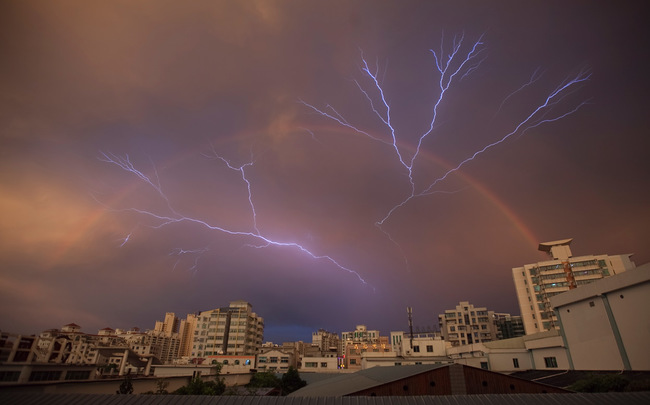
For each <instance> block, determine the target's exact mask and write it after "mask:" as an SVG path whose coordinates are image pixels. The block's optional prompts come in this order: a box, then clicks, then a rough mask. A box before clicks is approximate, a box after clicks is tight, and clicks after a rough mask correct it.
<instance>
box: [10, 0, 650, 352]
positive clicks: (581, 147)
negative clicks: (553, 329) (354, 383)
mask: <svg viewBox="0 0 650 405" xmlns="http://www.w3.org/2000/svg"><path fill="white" fill-rule="evenodd" d="M495 3H496V4H487V3H486V2H454V3H453V4H451V3H450V4H446V3H439V2H424V1H407V2H374V1H372V2H370V1H369V2H355V3H350V2H347V1H341V2H323V3H313V2H300V3H294V2H285V1H277V2H268V1H250V2H227V1H196V2H183V3H182V4H181V3H176V2H160V1H144V2H138V3H137V4H133V3H132V2H128V1H112V2H103V3H101V4H97V3H88V2H84V1H57V2H50V1H13V2H4V4H3V5H2V12H0V41H1V42H0V46H1V49H2V52H3V63H2V64H0V87H1V88H2V89H3V91H2V93H1V95H0V125H1V127H0V142H2V143H1V145H0V157H1V160H0V209H2V212H3V214H2V222H1V223H0V266H1V272H2V273H1V276H0V296H1V297H2V298H1V299H0V308H2V309H1V312H0V319H2V324H1V325H0V328H2V329H3V330H5V329H6V330H15V331H19V332H21V331H29V332H36V331H38V330H40V329H44V328H49V327H59V326H61V325H63V324H65V323H69V322H76V323H78V324H80V325H82V326H83V328H84V330H86V331H89V332H92V331H93V329H96V328H102V327H105V326H111V327H131V326H135V325H137V326H140V327H142V328H151V327H153V325H154V321H155V320H156V319H160V318H162V316H163V315H164V313H165V312H168V311H173V312H176V313H177V314H178V315H180V316H184V315H185V314H186V313H190V312H195V311H200V310H208V309H212V308H215V307H219V306H222V305H226V304H227V303H228V301H230V300H236V299H245V300H248V301H250V302H251V303H252V304H253V306H254V310H255V311H256V312H258V314H259V315H261V316H263V317H264V318H265V319H266V325H267V332H268V333H267V338H269V339H272V340H278V341H281V340H288V339H289V338H291V334H292V333H296V334H297V336H295V338H296V339H308V338H309V334H308V332H309V331H310V330H315V329H317V328H321V327H324V328H327V329H330V330H333V331H339V332H340V331H341V330H351V329H354V327H355V325H356V324H360V323H365V324H367V326H368V327H369V328H371V329H380V330H382V331H384V332H388V331H389V330H395V329H404V328H405V327H406V325H405V311H404V308H405V307H406V306H412V307H414V312H415V321H416V323H417V324H420V325H433V324H435V323H436V317H437V314H438V313H440V312H443V311H444V309H446V308H450V307H453V306H454V305H455V304H456V303H457V302H458V301H460V300H469V301H471V302H472V303H474V304H476V305H481V306H488V307H489V308H490V309H493V310H496V311H503V312H513V313H517V312H518V308H517V307H516V299H515V297H514V288H513V285H512V281H511V276H510V269H511V268H512V267H514V266H519V265H521V264H524V263H529V262H533V261H537V260H540V259H542V258H543V257H544V256H543V255H541V254H540V253H539V252H537V251H536V246H535V243H536V242H541V241H546V240H556V239H560V238H565V237H573V238H575V241H574V243H573V252H574V254H575V255H580V254H592V253H593V254H599V253H610V254H622V253H635V254H636V255H635V256H634V259H635V260H636V261H637V263H645V262H647V261H648V259H649V257H650V256H649V253H648V252H647V246H646V245H647V240H649V239H650V238H649V235H648V229H650V223H649V216H648V214H647V206H648V203H649V202H650V201H649V200H650V194H649V191H648V188H647V187H646V184H647V168H646V165H645V160H646V156H645V155H646V154H647V152H646V151H647V149H648V140H647V129H648V118H647V117H646V111H645V110H646V108H647V102H645V101H644V97H645V94H647V91H648V80H647V79H646V77H645V74H646V73H645V66H647V57H645V56H644V55H645V53H644V51H645V49H647V46H648V43H647V42H648V38H649V36H648V35H647V29H646V28H645V22H644V21H641V17H640V13H638V12H637V11H636V10H635V9H634V6H633V5H610V4H607V3H604V2H603V3H602V4H601V3H599V2H596V3H593V2H571V4H565V2H559V1H558V2H548V1H545V2H527V3H526V4H520V2H498V3H497V2H495ZM463 34H464V35H465V40H466V41H470V42H471V41H475V40H476V39H477V38H479V37H480V36H481V35H483V34H484V42H485V46H486V54H485V55H486V56H487V59H486V60H485V61H484V62H483V63H482V64H481V66H480V68H479V69H478V70H476V71H475V72H474V73H473V74H472V75H471V76H468V77H467V78H466V79H464V80H462V81H459V82H456V83H455V84H454V86H453V87H452V88H451V89H450V91H449V93H448V98H446V99H445V102H444V103H442V104H441V106H440V109H439V118H438V121H437V125H436V128H435V130H434V132H433V133H432V135H431V137H429V138H427V140H426V141H425V143H424V153H423V155H422V156H421V160H420V161H418V163H417V165H416V166H415V167H416V173H415V176H416V177H415V178H416V180H417V181H418V185H420V186H422V185H424V184H428V183H427V182H430V181H433V180H434V179H435V178H437V177H439V176H441V175H443V174H444V173H445V172H446V171H447V170H449V168H451V167H454V166H455V165H456V164H457V163H458V162H460V161H461V160H463V159H465V158H466V157H468V156H469V155H471V154H472V153H473V152H474V151H476V150H478V149H480V148H482V147H484V146H485V145H487V144H489V143H491V142H494V141H495V140H498V139H500V138H501V137H502V136H503V135H504V134H506V133H508V132H509V131H510V130H512V128H514V126H516V124H517V123H518V122H519V121H520V120H521V119H522V118H523V117H525V116H526V115H527V114H528V113H530V111H531V108H534V106H535V105H537V104H538V103H540V102H541V101H543V99H544V97H546V96H547V95H548V94H549V93H550V92H551V91H553V89H555V88H556V86H558V85H559V84H560V83H562V81H563V80H565V79H566V78H567V77H570V76H571V75H575V74H576V73H577V72H578V71H579V70H580V69H583V68H587V69H590V72H591V74H592V76H591V78H590V80H589V82H588V83H587V84H586V85H585V86H582V87H581V88H579V89H576V90H577V91H575V92H574V93H572V94H570V95H569V96H568V97H567V98H565V99H563V100H562V102H561V103H560V104H558V106H557V107H556V109H557V110H556V111H557V112H558V114H561V112H562V111H568V110H570V109H571V108H572V107H573V106H575V105H577V104H579V103H581V102H583V101H588V102H589V103H588V105H586V106H584V107H582V108H581V109H580V110H579V111H578V112H577V113H575V114H573V115H571V116H569V117H567V118H566V119H563V120H561V121H558V122H556V123H550V124H546V125H543V126H540V127H538V128H535V129H532V130H530V131H528V132H526V133H525V134H523V135H517V136H515V137H513V138H511V139H509V140H508V141H507V142H505V143H504V144H503V145H500V146H499V147H496V148H493V149H491V150H490V151H489V152H488V153H485V154H483V155H481V156H479V157H478V158H477V159H476V160H475V161H474V162H472V163H471V164H468V165H466V166H464V167H463V168H462V170H461V171H459V172H458V173H457V174H456V175H454V176H451V177H450V178H448V179H447V180H446V181H445V182H443V183H441V184H440V187H439V188H438V189H437V190H438V191H442V192H443V193H440V194H435V195H432V196H429V197H424V198H419V199H415V200H413V201H411V202H409V204H407V205H406V206H405V207H403V208H401V209H399V210H397V211H396V212H395V214H394V215H393V216H392V217H391V218H390V219H389V220H388V221H387V222H386V223H385V225H384V227H383V229H384V230H386V231H387V232H389V233H390V236H391V237H392V238H393V241H394V242H396V243H394V242H393V241H391V240H390V239H389V238H388V237H387V236H386V235H385V234H384V233H382V232H381V231H380V230H379V229H378V228H377V227H376V226H375V225H374V223H375V222H376V221H378V220H379V219H381V218H383V217H384V215H385V214H386V213H387V212H388V210H389V209H390V208H391V207H392V206H394V204H396V203H398V202H400V201H402V199H403V198H405V197H406V196H407V195H408V193H409V192H410V189H409V184H408V180H407V177H406V172H405V170H404V168H403V167H402V166H401V165H400V164H399V162H398V161H397V160H396V156H395V154H394V152H393V150H392V148H391V147H390V146H388V145H386V144H383V143H380V142H375V141H372V140H370V139H369V138H368V137H365V136H363V135H359V134H355V133H354V132H352V131H350V130H347V129H345V128H343V127H341V126H337V125H335V123H333V122H332V121H328V120H326V119H324V118H322V117H319V116H318V115H317V114H314V113H313V111H311V110H309V109H308V108H307V107H305V106H304V105H302V104H300V103H299V102H298V100H305V101H306V102H309V103H312V104H314V105H317V106H319V107H324V106H325V105H327V104H330V105H332V106H334V107H335V108H336V109H337V111H339V112H340V113H341V114H343V115H344V116H345V117H346V118H347V119H348V120H349V121H350V122H353V123H354V124H355V125H359V126H360V127H363V129H364V130H367V131H369V132H370V133H372V134H373V135H375V136H381V137H384V138H383V139H388V138H386V137H387V136H388V135H389V134H388V133H387V131H386V128H385V127H384V126H382V125H381V123H380V122H379V121H378V120H377V118H376V117H375V116H373V115H372V111H371V109H370V107H369V105H368V103H367V100H366V99H365V97H364V96H363V94H361V93H360V92H359V90H358V88H357V87H356V85H355V84H354V82H353V81H352V80H353V79H356V80H359V79H363V74H362V72H361V71H360V65H361V62H360V54H361V52H363V55H364V56H365V57H367V58H368V60H369V61H370V62H371V63H372V64H373V66H374V64H375V63H376V64H377V66H379V68H380V70H381V72H382V76H381V80H382V85H383V86H384V89H385V90H386V94H387V96H388V100H389V102H390V103H391V108H392V110H393V113H394V119H395V123H396V125H397V127H398V136H399V138H400V142H401V143H400V147H401V148H403V150H404V151H406V153H407V154H410V153H413V149H412V148H413V145H414V142H415V140H416V139H417V136H418V135H419V134H420V133H421V132H422V131H425V130H426V128H427V126H428V124H429V120H430V112H431V109H432V107H433V104H434V102H435V97H436V96H437V92H436V86H437V82H436V81H437V80H438V76H437V75H436V73H437V72H436V70H435V66H434V59H433V57H432V54H431V52H429V49H434V50H438V49H439V47H440V45H441V38H442V39H444V44H445V45H446V46H447V49H449V46H450V45H451V43H452V39H453V36H454V35H463ZM538 68H539V72H540V73H542V75H541V78H540V79H539V80H538V81H537V82H535V83H534V85H533V86H530V87H529V88H527V89H526V90H525V91H522V92H521V93H517V94H516V95H515V96H513V97H512V98H509V99H508V101H507V102H506V103H503V104H502V102H503V101H504V99H506V97H507V96H508V95H509V94H510V93H511V92H513V91H514V90H516V89H517V88H519V87H520V86H521V85H522V84H523V83H525V82H527V81H528V80H529V79H530V77H531V74H532V73H533V72H534V71H535V70H536V69H538ZM102 152H104V153H114V154H115V155H117V156H125V155H126V154H128V155H129V157H130V159H131V161H132V162H133V163H134V164H135V165H136V167H137V168H138V170H141V171H142V172H143V173H145V174H146V175H147V176H150V178H151V179H154V182H156V184H157V185H159V186H160V187H161V189H162V190H163V191H164V192H165V193H166V195H167V196H168V197H169V201H170V204H171V205H172V207H173V209H174V210H176V212H179V213H182V214H184V215H187V216H193V217H196V218H200V219H201V220H204V221H206V222H209V223H210V224H213V225H220V226H223V227H228V228H229V229H234V230H238V231H248V232H252V231H254V229H253V216H252V214H251V211H250V206H249V203H248V199H247V188H246V184H245V183H244V182H243V181H242V179H241V174H240V173H239V172H237V171H234V170H230V169H229V168H228V167H227V166H226V165H225V164H224V163H223V162H222V161H221V160H219V159H215V156H214V153H218V154H219V155H221V156H223V157H224V158H227V159H228V160H229V161H230V163H231V164H232V165H234V166H237V167H238V166H239V165H243V164H245V163H248V162H250V161H251V159H253V160H254V165H253V166H250V167H248V168H247V172H246V173H247V176H248V179H250V181H251V186H252V193H253V198H254V200H255V206H256V210H257V225H258V227H259V229H260V231H261V233H262V234H263V235H265V236H267V237H270V238H274V239H276V240H280V241H292V242H298V243H301V244H303V245H304V246H305V247H306V248H308V249H310V250H311V251H312V252H314V253H315V254H318V255H330V256H332V257H333V258H335V259H336V260H337V261H339V262H340V263H341V264H343V265H344V266H346V267H348V268H350V269H353V270H354V271H356V272H358V274H359V276H361V277H362V278H363V279H364V280H366V282H367V284H364V283H363V282H361V281H360V280H359V278H358V277H357V276H356V275H355V274H352V273H348V272H346V271H344V270H341V269H339V268H337V267H336V266H334V265H332V263H331V262H328V261H327V260H313V259H311V258H309V257H308V256H307V255H305V254H303V253H301V252H300V251H298V250H297V249H295V248H291V247H271V248H266V249H255V248H252V247H250V246H249V245H250V244H251V243H259V240H256V239H255V238H253V237H250V236H241V235H240V236H233V235H229V234H225V233H222V232H217V231H213V230H210V229H208V228H206V227H205V226H200V225H197V224H190V223H181V224H174V225H170V226H167V227H163V228H160V229H152V228H150V227H149V226H148V225H156V224H157V223H158V222H157V221H156V220H155V219H153V218H151V217H146V216H142V215H138V214H137V213H135V212H133V211H128V210H125V209H128V208H133V207H135V208H138V209H147V210H156V212H158V213H160V214H165V215H170V214H171V213H172V212H171V210H170V208H169V207H168V206H167V202H166V201H165V200H164V199H163V198H161V196H160V195H159V194H158V193H157V191H156V190H155V189H154V188H152V187H150V186H148V185H147V184H145V183H144V182H142V181H139V180H138V179H137V178H136V177H135V176H133V175H132V174H130V173H127V172H125V171H123V170H121V169H119V168H118V167H117V166H115V165H111V164H108V163H106V162H102V161H101V160H100V159H98V158H100V157H102V155H101V153H102ZM158 182H159V183H158ZM127 236H129V240H128V243H126V244H124V245H123V246H121V245H122V243H123V242H124V240H125V238H127ZM179 249H184V250H179ZM190 249H194V250H201V251H202V253H201V254H196V253H189V252H186V251H187V250H190Z"/></svg>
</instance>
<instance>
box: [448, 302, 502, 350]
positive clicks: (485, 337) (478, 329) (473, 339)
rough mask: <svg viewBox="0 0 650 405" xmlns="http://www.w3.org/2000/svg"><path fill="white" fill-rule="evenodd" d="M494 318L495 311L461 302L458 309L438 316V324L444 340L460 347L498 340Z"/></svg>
mask: <svg viewBox="0 0 650 405" xmlns="http://www.w3.org/2000/svg"><path fill="white" fill-rule="evenodd" d="M494 317H495V316H494V311H488V310H487V308H477V307H474V305H472V304H470V303H469V302H468V301H461V302H460V303H459V304H458V305H456V308H454V309H448V310H446V311H445V313H444V314H440V315H438V323H439V325H440V332H441V334H442V337H443V338H444V340H446V341H448V342H450V343H451V345H452V346H459V345H467V344H473V343H482V342H491V341H493V340H497V328H496V325H495V323H494Z"/></svg>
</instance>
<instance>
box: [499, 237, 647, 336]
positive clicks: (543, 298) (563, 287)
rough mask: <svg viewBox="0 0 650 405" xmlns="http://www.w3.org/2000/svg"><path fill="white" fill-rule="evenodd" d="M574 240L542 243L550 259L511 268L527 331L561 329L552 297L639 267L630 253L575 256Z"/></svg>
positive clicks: (541, 245) (541, 247)
mask: <svg viewBox="0 0 650 405" xmlns="http://www.w3.org/2000/svg"><path fill="white" fill-rule="evenodd" d="M572 240H573V239H563V240H558V241H554V242H545V243H540V245H539V250H540V251H542V252H548V253H549V255H550V257H551V258H552V259H551V260H547V261H542V262H538V263H531V264H526V265H524V266H523V267H515V268H513V269H512V276H513V280H514V283H515V289H516V292H517V300H518V302H519V309H520V311H521V317H522V320H523V323H524V329H525V331H526V334H531V333H537V332H543V331H546V330H550V329H558V327H559V326H558V323H557V321H558V320H557V317H556V316H555V314H554V313H553V308H552V306H551V301H550V299H551V297H553V296H555V295H557V294H560V293H563V292H565V291H569V290H572V289H575V288H578V287H580V286H582V285H585V284H589V283H592V282H594V281H596V280H600V279H602V278H605V277H609V276H613V275H614V274H619V273H622V272H624V271H627V270H630V269H634V268H635V267H636V266H635V264H634V263H633V262H632V261H631V260H630V256H631V254H625V255H617V256H609V255H597V256H596V255H589V256H579V257H573V256H572V253H571V249H570V247H569V245H570V244H571V242H572Z"/></svg>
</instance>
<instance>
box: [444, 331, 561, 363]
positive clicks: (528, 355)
mask: <svg viewBox="0 0 650 405" xmlns="http://www.w3.org/2000/svg"><path fill="white" fill-rule="evenodd" d="M447 354H448V355H449V358H450V359H451V360H452V361H453V362H454V363H458V364H464V365H468V366H472V367H480V368H483V369H486V370H492V371H498V372H513V371H522V370H568V369H569V368H570V361H569V355H568V351H567V349H566V345H565V344H564V342H563V339H562V336H561V335H560V333H559V332H558V331H557V330H550V331H546V332H540V333H535V334H533V335H526V336H520V337H516V338H512V339H504V340H495V341H492V342H485V343H475V344H471V345H463V346H454V347H451V348H449V349H448V350H447Z"/></svg>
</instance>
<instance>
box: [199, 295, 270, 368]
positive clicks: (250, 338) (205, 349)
mask: <svg viewBox="0 0 650 405" xmlns="http://www.w3.org/2000/svg"><path fill="white" fill-rule="evenodd" d="M263 338H264V319H263V318H262V317H259V316H257V314H256V313H254V312H253V310H252V305H251V304H249V303H248V302H246V301H233V302H231V303H230V306H228V307H223V308H217V309H213V310H210V311H203V312H201V313H199V314H197V315H196V326H195V328H194V337H193V339H192V350H191V354H190V357H192V358H205V357H206V356H214V355H235V356H243V355H255V354H257V353H258V352H259V348H260V347H261V345H262V339H263Z"/></svg>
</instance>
